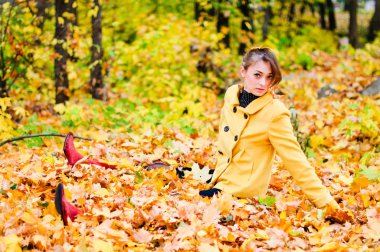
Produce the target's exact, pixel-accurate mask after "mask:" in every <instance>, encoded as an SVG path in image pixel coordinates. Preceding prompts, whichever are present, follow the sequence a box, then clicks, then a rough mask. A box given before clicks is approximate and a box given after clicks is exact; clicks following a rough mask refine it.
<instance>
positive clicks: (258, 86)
mask: <svg viewBox="0 0 380 252" xmlns="http://www.w3.org/2000/svg"><path fill="white" fill-rule="evenodd" d="M240 74H241V76H242V78H243V84H244V90H246V91H247V92H249V93H251V94H254V95H256V96H262V95H264V94H265V93H266V92H267V91H268V88H269V87H270V84H271V82H272V79H273V74H272V68H271V66H270V64H269V62H265V61H263V60H260V61H258V62H256V63H255V64H252V65H250V66H249V67H248V69H247V70H245V69H244V67H240Z"/></svg>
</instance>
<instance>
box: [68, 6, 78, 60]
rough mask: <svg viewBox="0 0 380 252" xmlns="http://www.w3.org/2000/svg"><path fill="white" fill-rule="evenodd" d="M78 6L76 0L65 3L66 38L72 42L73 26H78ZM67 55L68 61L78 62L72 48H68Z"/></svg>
mask: <svg viewBox="0 0 380 252" xmlns="http://www.w3.org/2000/svg"><path fill="white" fill-rule="evenodd" d="M77 7H78V4H77V1H76V0H69V1H68V2H67V15H66V16H67V22H68V26H67V29H68V30H67V36H68V37H69V40H73V38H74V31H75V26H78V10H77V9H78V8H77ZM68 49H70V50H68V54H69V59H70V60H71V61H73V62H76V61H77V60H78V57H77V56H76V54H75V48H72V47H71V46H70V47H69V48H68Z"/></svg>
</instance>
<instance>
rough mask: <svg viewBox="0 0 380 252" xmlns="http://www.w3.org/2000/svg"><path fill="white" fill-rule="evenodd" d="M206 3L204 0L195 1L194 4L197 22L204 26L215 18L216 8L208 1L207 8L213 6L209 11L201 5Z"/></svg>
mask: <svg viewBox="0 0 380 252" xmlns="http://www.w3.org/2000/svg"><path fill="white" fill-rule="evenodd" d="M201 2H205V1H204V0H203V1H202V0H195V3H194V17H195V21H197V22H200V23H201V24H202V25H203V21H205V20H211V19H212V17H213V16H215V10H214V7H213V5H212V4H211V3H209V1H207V6H208V7H209V6H211V7H210V8H209V9H205V8H204V7H203V6H202V5H201V4H200V3H201Z"/></svg>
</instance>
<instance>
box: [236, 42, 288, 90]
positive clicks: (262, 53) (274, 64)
mask: <svg viewBox="0 0 380 252" xmlns="http://www.w3.org/2000/svg"><path fill="white" fill-rule="evenodd" d="M260 60H262V61H264V62H268V63H269V64H270V66H271V68H272V74H273V80H272V83H271V85H270V86H271V87H273V86H275V85H277V84H278V83H279V82H280V81H281V80H282V75H281V70H280V66H279V64H278V61H277V58H276V56H275V55H274V54H273V52H272V51H271V50H270V49H269V48H267V47H255V48H252V49H250V50H249V51H248V52H247V53H246V54H245V55H244V57H243V62H242V64H241V65H242V66H243V67H244V69H245V70H247V69H248V68H249V67H250V66H251V65H253V64H256V63H257V62H259V61H260Z"/></svg>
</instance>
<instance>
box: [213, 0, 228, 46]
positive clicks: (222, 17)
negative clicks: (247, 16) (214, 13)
mask: <svg viewBox="0 0 380 252" xmlns="http://www.w3.org/2000/svg"><path fill="white" fill-rule="evenodd" d="M226 4H228V1H223V0H218V20H217V22H216V30H217V32H218V33H222V34H223V38H222V39H221V40H220V41H219V46H222V47H224V48H230V25H229V18H230V13H229V11H227V10H226V6H225V5H226Z"/></svg>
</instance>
